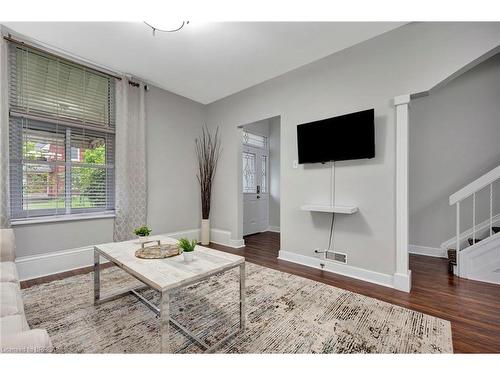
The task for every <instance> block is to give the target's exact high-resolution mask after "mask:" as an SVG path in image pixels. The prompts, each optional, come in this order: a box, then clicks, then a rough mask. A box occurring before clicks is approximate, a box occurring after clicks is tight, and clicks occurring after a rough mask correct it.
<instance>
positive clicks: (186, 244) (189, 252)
mask: <svg viewBox="0 0 500 375" xmlns="http://www.w3.org/2000/svg"><path fill="white" fill-rule="evenodd" d="M197 244H198V242H197V241H196V240H191V241H189V240H188V239H187V238H181V239H180V240H179V247H180V248H181V249H182V254H183V255H184V260H185V261H186V262H191V261H192V260H193V256H194V249H195V247H196V245H197Z"/></svg>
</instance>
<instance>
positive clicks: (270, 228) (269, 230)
mask: <svg viewBox="0 0 500 375" xmlns="http://www.w3.org/2000/svg"><path fill="white" fill-rule="evenodd" d="M267 231H268V232H276V233H279V232H280V227H275V226H272V225H270V226H269V228H267Z"/></svg>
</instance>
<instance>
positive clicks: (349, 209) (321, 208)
mask: <svg viewBox="0 0 500 375" xmlns="http://www.w3.org/2000/svg"><path fill="white" fill-rule="evenodd" d="M300 209H301V210H303V211H312V212H335V213H336V214H348V215H349V214H353V213H355V212H358V207H357V206H340V205H335V206H330V205H319V204H306V205H303V206H301V207H300Z"/></svg>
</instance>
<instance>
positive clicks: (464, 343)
mask: <svg viewBox="0 0 500 375" xmlns="http://www.w3.org/2000/svg"><path fill="white" fill-rule="evenodd" d="M245 244H246V246H245V247H243V248H241V249H234V248H230V247H226V246H222V245H217V244H211V245H210V247H212V248H214V249H218V250H222V251H226V252H229V253H233V254H238V255H242V256H244V257H245V258H246V260H247V261H248V262H252V263H256V264H259V265H261V266H264V267H269V268H273V269H276V270H279V271H282V272H288V273H292V274H295V275H298V276H302V277H305V278H308V279H311V280H315V281H319V282H322V283H325V284H329V285H333V286H336V287H338V288H342V289H346V290H350V291H352V292H356V293H359V294H363V295H365V296H369V297H373V298H377V299H380V300H382V301H386V302H389V303H393V304H395V305H399V306H403V307H406V308H409V309H412V310H416V311H420V312H423V313H426V314H429V315H434V316H437V317H440V318H443V319H446V320H449V321H451V327H452V335H453V348H454V351H455V353H500V286H497V285H493V284H488V283H481V282H476V281H469V280H465V279H458V278H457V277H455V276H453V275H449V274H448V271H447V261H446V260H445V259H440V258H431V257H426V256H419V255H410V268H411V270H412V281H413V285H412V290H411V293H404V292H399V291H397V290H394V289H391V288H386V287H382V286H378V285H375V284H371V283H367V282H363V281H359V280H356V279H351V278H349V277H345V276H340V275H336V274H333V273H329V272H325V271H321V270H318V269H314V268H310V267H305V266H301V265H298V264H295V263H291V262H287V261H283V260H279V259H277V256H278V251H279V248H280V240H279V234H277V233H272V232H265V233H260V234H256V235H252V236H247V237H245ZM91 271H92V268H91V267H87V268H84V269H80V270H75V271H69V272H65V273H62V274H58V275H52V276H47V277H43V278H39V279H34V280H29V281H24V282H22V287H23V288H24V287H29V286H31V285H34V284H39V283H42V282H48V281H52V280H55V279H61V278H64V277H69V276H72V275H75V274H80V273H84V272H91Z"/></svg>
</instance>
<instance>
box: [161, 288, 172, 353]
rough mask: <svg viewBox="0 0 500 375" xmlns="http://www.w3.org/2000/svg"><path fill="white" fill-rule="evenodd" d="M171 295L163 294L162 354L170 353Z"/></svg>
mask: <svg viewBox="0 0 500 375" xmlns="http://www.w3.org/2000/svg"><path fill="white" fill-rule="evenodd" d="M169 299H170V296H169V293H168V292H162V293H161V302H160V338H161V352H162V353H170V327H169V326H170V311H169Z"/></svg>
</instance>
